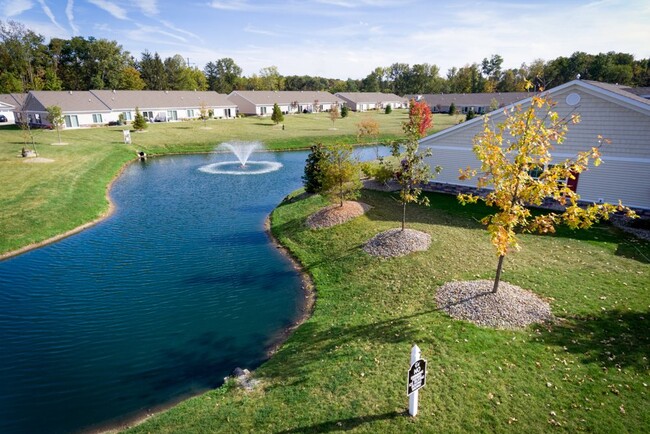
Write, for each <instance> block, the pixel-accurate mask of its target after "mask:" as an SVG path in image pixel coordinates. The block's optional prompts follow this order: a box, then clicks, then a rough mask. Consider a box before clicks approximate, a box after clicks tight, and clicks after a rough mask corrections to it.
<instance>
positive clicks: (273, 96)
mask: <svg viewBox="0 0 650 434" xmlns="http://www.w3.org/2000/svg"><path fill="white" fill-rule="evenodd" d="M228 99H229V100H230V101H231V102H233V103H234V104H236V105H237V108H238V109H239V111H240V112H241V113H243V114H246V115H257V116H270V115H271V114H272V113H273V105H274V104H277V105H278V106H279V107H280V110H281V111H282V113H284V114H291V113H312V112H321V111H330V110H331V109H332V107H333V106H335V105H336V106H340V105H342V104H343V100H342V99H341V98H339V97H337V96H334V95H332V94H331V93H329V92H323V91H306V90H305V91H288V90H286V91H270V90H234V91H232V92H231V93H230V95H228Z"/></svg>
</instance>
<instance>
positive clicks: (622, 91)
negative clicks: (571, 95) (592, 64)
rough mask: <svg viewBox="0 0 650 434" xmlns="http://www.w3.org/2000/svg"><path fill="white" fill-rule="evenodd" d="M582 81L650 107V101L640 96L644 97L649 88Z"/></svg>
mask: <svg viewBox="0 0 650 434" xmlns="http://www.w3.org/2000/svg"><path fill="white" fill-rule="evenodd" d="M582 81H583V82H585V83H588V84H591V85H592V86H596V87H599V88H601V89H604V90H607V91H609V92H612V93H615V94H617V95H620V96H624V97H625V98H630V99H633V100H635V101H637V102H640V103H643V104H646V105H649V106H650V99H646V98H643V97H641V96H639V95H643V93H642V92H643V89H648V88H633V87H629V86H621V85H618V84H610V83H601V82H600V81H592V80H582ZM637 92H641V93H637ZM648 93H650V92H648Z"/></svg>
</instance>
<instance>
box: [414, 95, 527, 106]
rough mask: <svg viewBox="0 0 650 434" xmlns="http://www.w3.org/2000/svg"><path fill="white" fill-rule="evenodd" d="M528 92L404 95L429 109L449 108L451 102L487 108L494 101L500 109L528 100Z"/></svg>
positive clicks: (457, 104) (458, 104)
mask: <svg viewBox="0 0 650 434" xmlns="http://www.w3.org/2000/svg"><path fill="white" fill-rule="evenodd" d="M530 95H531V94H530V93H528V92H489V93H433V94H431V93H429V94H423V95H405V97H406V98H408V99H409V100H410V99H415V100H416V101H421V100H424V101H426V103H427V104H428V105H429V106H430V107H436V106H441V107H449V106H450V105H451V103H452V102H453V103H454V105H456V106H463V107H464V106H477V107H489V106H490V105H491V104H492V100H496V101H497V102H498V103H499V106H500V107H503V106H506V105H510V104H513V103H515V102H517V101H520V100H522V99H525V98H528V97H529V96H530Z"/></svg>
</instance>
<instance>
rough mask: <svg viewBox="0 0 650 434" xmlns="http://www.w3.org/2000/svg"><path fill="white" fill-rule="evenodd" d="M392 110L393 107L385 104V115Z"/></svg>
mask: <svg viewBox="0 0 650 434" xmlns="http://www.w3.org/2000/svg"><path fill="white" fill-rule="evenodd" d="M392 112H393V107H391V106H390V104H389V105H387V106H386V109H384V113H386V114H387V115H389V114H391V113H392Z"/></svg>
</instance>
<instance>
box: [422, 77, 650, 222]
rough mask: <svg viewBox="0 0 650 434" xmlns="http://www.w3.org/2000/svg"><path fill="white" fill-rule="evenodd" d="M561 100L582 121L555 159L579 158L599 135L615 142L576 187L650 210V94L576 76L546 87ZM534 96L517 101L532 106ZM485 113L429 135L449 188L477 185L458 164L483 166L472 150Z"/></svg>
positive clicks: (592, 198)
mask: <svg viewBox="0 0 650 434" xmlns="http://www.w3.org/2000/svg"><path fill="white" fill-rule="evenodd" d="M546 93H547V94H548V95H550V97H551V98H552V99H553V101H555V102H556V103H557V106H556V108H555V110H556V111H557V112H558V113H559V115H560V116H567V115H570V114H571V113H574V112H576V113H578V114H580V117H581V122H580V123H578V124H575V125H570V126H569V131H568V134H567V136H566V140H565V142H564V143H563V144H562V145H559V146H558V147H557V149H556V152H555V153H554V155H553V157H554V162H561V161H563V160H565V159H567V158H571V157H574V156H575V155H576V153H578V152H580V151H586V150H588V149H590V148H591V147H593V146H596V145H597V144H598V136H599V135H600V136H602V137H605V138H607V139H609V140H610V141H611V143H609V144H605V145H603V147H602V148H601V152H602V161H603V162H602V164H601V165H600V166H598V167H593V166H592V167H590V168H589V170H587V171H586V172H583V173H581V174H579V176H578V178H577V179H576V180H575V181H572V183H571V184H572V186H573V188H575V190H576V192H577V193H578V194H579V195H580V196H581V200H584V201H587V202H596V203H597V202H610V203H617V202H618V201H619V199H620V200H621V201H622V202H623V203H624V204H625V205H627V206H630V207H634V208H638V209H643V210H650V176H648V173H650V99H645V98H643V97H641V96H638V95H636V94H635V93H632V92H630V91H628V90H627V88H625V87H623V86H617V85H612V84H605V83H599V82H594V81H586V80H582V81H581V80H574V81H571V82H569V83H565V84H563V85H561V86H558V87H555V88H553V89H550V90H549V91H548V92H546ZM530 100H531V98H526V99H524V100H522V101H519V102H518V103H517V104H521V105H522V106H526V105H528V104H530ZM489 116H490V117H489V122H490V123H492V124H495V125H496V124H497V123H499V122H500V121H502V120H503V119H504V116H505V115H504V113H503V110H498V111H495V112H493V113H491V114H490V115H489ZM483 122H484V118H483V117H478V118H474V119H472V120H470V121H467V122H463V123H461V124H458V125H456V126H454V127H451V128H448V129H446V130H443V131H440V132H438V133H436V134H433V135H431V136H428V137H425V138H423V139H422V140H421V141H420V143H421V146H422V147H423V148H430V149H431V151H432V156H431V157H428V158H427V162H428V163H429V164H430V165H431V166H441V167H442V172H441V173H440V174H439V175H438V176H437V177H436V179H435V184H437V185H438V187H441V188H443V189H449V190H452V191H453V189H454V188H457V187H459V186H460V187H462V186H469V187H474V186H475V185H476V184H475V181H474V180H469V181H461V180H459V179H458V169H460V168H466V167H468V166H469V167H473V168H478V167H480V163H479V162H478V160H477V159H476V158H475V156H474V153H473V152H472V138H473V137H474V136H475V135H476V134H477V133H479V132H480V131H481V130H482V128H483Z"/></svg>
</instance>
